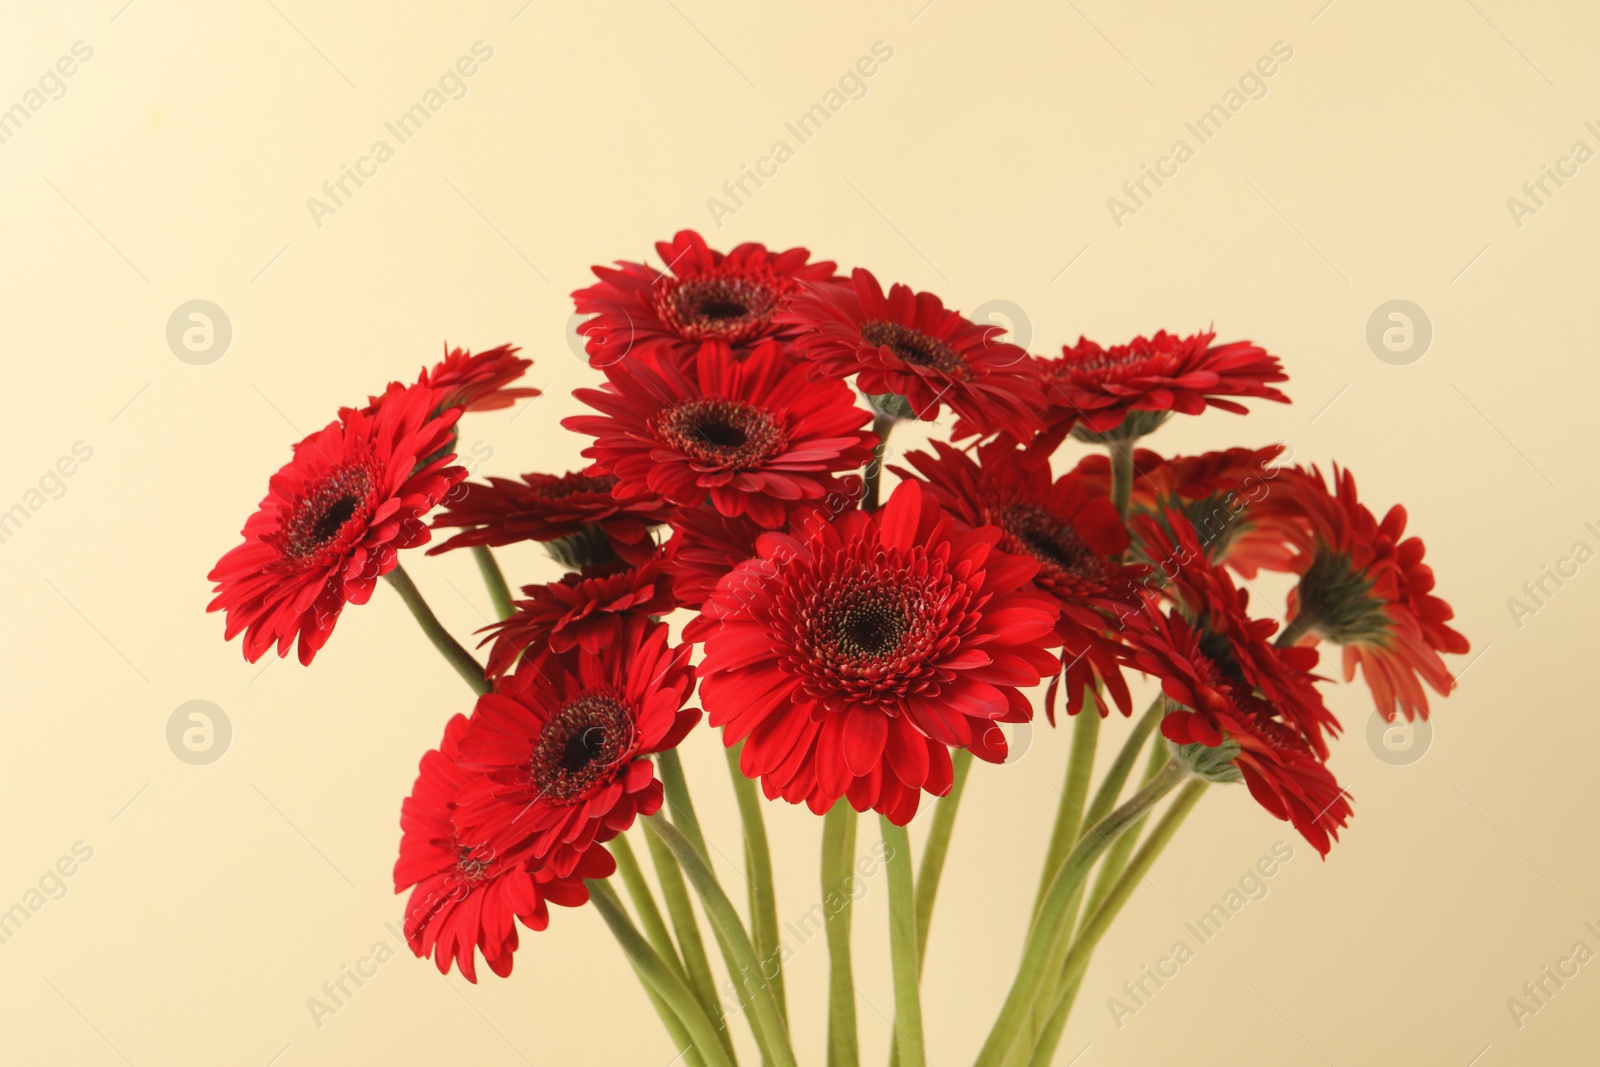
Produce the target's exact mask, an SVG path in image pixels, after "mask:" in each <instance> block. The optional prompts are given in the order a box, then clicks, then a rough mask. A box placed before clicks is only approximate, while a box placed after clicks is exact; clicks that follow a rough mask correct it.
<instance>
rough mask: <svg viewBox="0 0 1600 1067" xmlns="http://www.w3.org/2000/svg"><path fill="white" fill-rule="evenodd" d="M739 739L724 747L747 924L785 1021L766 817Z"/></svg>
mask: <svg viewBox="0 0 1600 1067" xmlns="http://www.w3.org/2000/svg"><path fill="white" fill-rule="evenodd" d="M743 747H744V743H743V742H742V741H741V742H740V743H739V744H738V745H736V746H734V747H733V748H729V749H724V751H725V752H726V753H727V757H728V773H729V774H731V775H732V776H733V793H734V796H735V797H736V798H737V799H738V802H739V819H740V821H741V822H742V823H743V824H744V865H745V873H746V874H748V875H749V881H750V926H751V930H750V933H751V937H752V939H753V940H754V941H755V946H756V955H757V956H758V957H759V958H760V959H761V962H762V964H763V965H765V964H767V963H768V962H769V961H770V962H771V965H772V967H773V968H774V969H775V970H776V971H777V975H776V976H775V977H773V978H772V980H771V981H772V994H773V996H774V997H775V998H776V999H777V1001H778V1012H779V1014H781V1015H782V1016H783V1019H784V1022H785V1023H787V1022H788V1021H789V1008H788V1003H787V998H786V997H785V995H784V989H783V953H782V950H781V948H780V946H779V944H778V895H777V892H776V891H775V890H774V888H773V882H772V851H771V848H770V847H769V845H768V843H767V823H766V818H765V817H764V816H763V815H762V813H761V794H760V792H759V790H757V788H756V783H755V782H754V781H752V780H751V779H749V778H746V777H745V776H744V772H743V771H742V770H740V769H739V752H740V750H741V749H742V748H743Z"/></svg>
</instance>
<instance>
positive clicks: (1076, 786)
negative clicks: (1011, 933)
mask: <svg viewBox="0 0 1600 1067" xmlns="http://www.w3.org/2000/svg"><path fill="white" fill-rule="evenodd" d="M1072 722H1073V726H1072V754H1071V755H1070V756H1068V757H1067V780H1066V782H1065V783H1064V784H1063V785H1062V787H1061V803H1060V804H1059V805H1057V807H1056V822H1055V826H1054V828H1053V829H1052V830H1051V831H1050V847H1049V848H1048V849H1046V851H1045V854H1044V869H1043V870H1042V871H1040V872H1039V889H1038V892H1036V893H1035V894H1034V897H1033V922H1037V921H1038V918H1039V908H1040V907H1041V906H1042V905H1043V904H1044V895H1045V892H1046V890H1048V889H1049V888H1050V881H1051V879H1053V878H1055V876H1056V872H1057V871H1059V870H1060V869H1061V864H1062V863H1063V862H1065V860H1066V858H1067V853H1068V852H1071V851H1072V846H1073V845H1074V844H1076V843H1077V840H1078V831H1079V830H1080V829H1082V827H1083V825H1084V823H1083V806H1084V801H1085V800H1086V799H1087V797H1088V795H1089V778H1090V776H1091V775H1092V774H1093V773H1094V750H1095V746H1096V745H1097V744H1098V743H1099V739H1100V698H1099V695H1098V694H1096V693H1094V692H1088V693H1085V694H1084V702H1083V707H1082V708H1081V709H1080V710H1079V711H1078V714H1077V715H1076V716H1074V717H1073V720H1072Z"/></svg>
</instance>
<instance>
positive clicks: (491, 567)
mask: <svg viewBox="0 0 1600 1067" xmlns="http://www.w3.org/2000/svg"><path fill="white" fill-rule="evenodd" d="M472 558H473V559H474V560H476V561H477V563H478V573H479V574H482V575H483V584H484V585H486V586H488V588H489V599H490V600H491V601H492V602H493V603H494V613H495V615H496V616H497V617H498V618H502V619H507V618H510V617H511V612H512V610H513V609H512V607H511V587H510V586H509V585H507V584H506V576H505V572H504V571H502V570H501V569H500V564H499V563H497V562H496V561H495V558H494V553H493V552H491V551H489V546H488V545H473V546H472Z"/></svg>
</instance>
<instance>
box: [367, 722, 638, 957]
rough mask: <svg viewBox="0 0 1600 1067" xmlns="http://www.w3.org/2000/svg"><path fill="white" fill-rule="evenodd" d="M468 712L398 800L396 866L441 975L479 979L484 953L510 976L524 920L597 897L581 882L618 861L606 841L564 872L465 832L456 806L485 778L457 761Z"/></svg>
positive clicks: (411, 926)
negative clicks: (402, 800) (452, 971)
mask: <svg viewBox="0 0 1600 1067" xmlns="http://www.w3.org/2000/svg"><path fill="white" fill-rule="evenodd" d="M468 732H469V722H468V719H467V717H466V716H464V715H457V716H455V717H454V718H453V719H451V720H450V722H449V724H448V725H447V726H446V727H445V733H444V741H443V743H442V744H441V745H440V746H439V748H437V749H434V750H432V751H430V752H428V753H427V754H426V755H425V756H423V757H422V763H421V767H420V768H419V773H418V775H417V780H416V784H415V785H413V786H412V788H411V795H410V796H409V797H407V798H406V800H405V803H404V804H403V805H401V808H400V825H401V829H402V835H403V836H402V837H401V840H400V857H399V859H398V860H396V862H395V865H394V889H395V892H396V893H403V892H405V891H406V890H407V889H410V890H411V896H410V898H409V899H408V900H407V901H406V913H405V936H406V942H407V944H409V945H410V946H411V950H412V951H413V952H415V953H416V954H417V955H418V956H424V957H426V956H430V955H431V956H433V958H434V962H435V963H436V964H437V965H438V967H439V971H440V973H447V972H448V971H449V970H450V965H451V963H454V964H455V965H456V966H457V967H458V968H459V969H460V971H461V974H462V976H463V977H465V978H466V979H467V981H469V982H476V981H477V980H478V975H477V968H476V965H475V959H476V956H477V954H479V953H481V954H482V955H483V960H484V962H485V963H486V964H488V966H489V969H490V970H491V971H493V972H494V973H495V974H497V975H499V976H500V977H502V978H504V977H505V976H506V975H509V974H510V973H511V961H512V953H514V952H515V951H516V948H517V925H516V924H517V922H518V921H520V922H521V923H522V925H524V926H526V927H527V928H528V929H530V930H535V931H537V930H543V929H545V927H547V926H548V925H549V924H550V909H549V905H551V904H557V905H560V906H562V907H569V908H573V907H578V906H580V905H582V904H585V903H587V902H588V900H589V890H588V888H587V887H586V886H585V885H584V884H583V883H584V880H585V879H588V878H607V877H610V875H611V874H612V873H613V872H614V871H615V870H616V861H615V860H613V859H612V857H611V854H610V853H608V852H607V851H606V850H605V849H604V848H592V849H589V850H587V851H585V852H584V853H582V854H581V855H580V856H579V858H578V860H577V862H576V863H575V864H574V865H573V866H572V867H571V869H570V870H569V871H568V872H567V873H566V874H565V875H558V874H556V873H555V871H554V870H552V869H551V868H549V867H548V866H545V865H542V864H539V863H536V862H532V849H531V847H528V846H523V847H520V848H508V847H506V845H505V843H504V842H497V841H494V840H491V839H489V838H487V837H482V836H474V835H472V834H470V833H469V834H463V833H462V831H461V829H460V828H459V827H458V826H457V823H456V818H455V816H456V811H457V808H458V805H459V802H460V800H461V798H462V795H463V793H464V792H465V791H466V790H467V789H468V788H469V787H470V786H472V785H473V784H474V783H475V782H476V781H477V780H478V777H477V776H476V775H474V774H473V773H471V772H469V771H467V770H465V769H463V768H462V767H461V765H460V763H459V758H460V745H461V741H462V738H463V737H464V736H465V735H466V734H467V733H468Z"/></svg>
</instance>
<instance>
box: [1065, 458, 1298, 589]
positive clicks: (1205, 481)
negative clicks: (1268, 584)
mask: <svg viewBox="0 0 1600 1067" xmlns="http://www.w3.org/2000/svg"><path fill="white" fill-rule="evenodd" d="M1282 454H1283V446H1282V445H1268V446H1267V447H1265V448H1229V449H1224V450H1223V451H1220V452H1203V453H1201V454H1200V455H1197V456H1173V457H1171V458H1170V459H1169V458H1163V457H1161V456H1160V455H1158V454H1156V453H1155V452H1152V451H1150V450H1149V449H1145V448H1138V449H1135V450H1134V453H1133V467H1134V479H1133V492H1132V496H1131V500H1130V502H1131V504H1132V506H1133V510H1134V511H1135V512H1145V513H1148V514H1151V515H1157V516H1159V515H1160V514H1161V513H1162V512H1163V511H1165V510H1166V509H1168V508H1175V509H1178V510H1180V511H1182V512H1183V513H1184V515H1185V516H1186V517H1187V518H1188V519H1189V521H1190V523H1191V524H1192V525H1193V526H1194V529H1195V533H1196V535H1197V537H1198V539H1199V541H1200V544H1201V546H1202V547H1203V548H1204V549H1205V551H1206V557H1207V558H1208V559H1210V560H1211V562H1213V563H1217V564H1226V565H1227V566H1228V567H1230V568H1232V569H1233V570H1234V571H1236V572H1237V573H1239V574H1241V575H1243V576H1244V577H1245V578H1250V579H1253V578H1254V577H1255V576H1256V575H1257V574H1258V573H1259V572H1261V571H1263V570H1268V571H1282V572H1287V571H1289V570H1291V569H1293V567H1292V565H1293V561H1294V559H1295V556H1296V549H1295V546H1296V545H1297V544H1299V543H1301V542H1302V541H1303V540H1304V535H1303V532H1302V531H1303V529H1304V527H1305V525H1306V522H1305V517H1304V514H1303V512H1302V510H1301V509H1300V508H1299V506H1297V505H1295V504H1294V503H1293V501H1292V500H1291V499H1290V494H1289V493H1287V492H1280V491H1279V490H1280V489H1281V488H1282V484H1281V483H1280V482H1279V481H1278V475H1279V473H1280V471H1281V470H1282V469H1283V468H1279V467H1275V466H1273V465H1272V464H1273V463H1274V461H1276V460H1277V459H1278V457H1279V456H1281V455H1282ZM1074 473H1076V474H1078V475H1079V476H1080V477H1082V478H1084V479H1085V480H1086V481H1088V482H1089V483H1090V484H1092V485H1093V486H1095V488H1096V491H1097V492H1102V493H1109V492H1110V487H1111V461H1110V459H1109V457H1107V456H1106V454H1105V453H1103V452H1093V453H1090V454H1089V455H1086V456H1085V457H1084V458H1083V459H1082V460H1080V461H1079V462H1078V465H1077V467H1075V468H1074Z"/></svg>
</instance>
